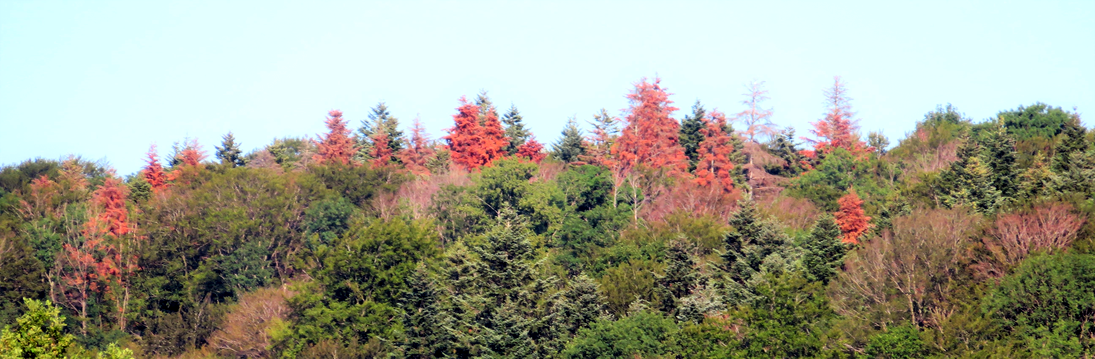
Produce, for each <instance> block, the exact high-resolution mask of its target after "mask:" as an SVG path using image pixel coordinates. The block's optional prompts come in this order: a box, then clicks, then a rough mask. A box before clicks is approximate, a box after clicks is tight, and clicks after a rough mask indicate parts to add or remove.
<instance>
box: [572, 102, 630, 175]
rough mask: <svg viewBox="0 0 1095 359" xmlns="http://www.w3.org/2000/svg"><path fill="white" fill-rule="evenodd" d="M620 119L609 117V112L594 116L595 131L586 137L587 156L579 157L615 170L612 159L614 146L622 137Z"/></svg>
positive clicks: (614, 162) (603, 111) (602, 111)
mask: <svg viewBox="0 0 1095 359" xmlns="http://www.w3.org/2000/svg"><path fill="white" fill-rule="evenodd" d="M618 122H619V120H618V119H616V118H615V117H612V116H609V114H608V111H605V110H604V109H601V113H599V114H597V115H594V116H593V122H591V123H592V124H593V131H591V132H590V135H589V136H588V137H586V142H587V144H588V146H586V147H587V149H586V154H585V155H582V156H579V158H580V159H581V160H582V161H585V162H587V163H589V164H592V165H596V166H601V167H605V168H613V167H614V166H615V164H616V161H615V160H614V159H613V158H612V145H613V144H615V143H616V139H617V138H618V137H619V135H620V130H619V128H618V127H617V123H618Z"/></svg>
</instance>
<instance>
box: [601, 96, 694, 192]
mask: <svg viewBox="0 0 1095 359" xmlns="http://www.w3.org/2000/svg"><path fill="white" fill-rule="evenodd" d="M627 98H628V99H629V100H631V107H630V108H629V109H628V115H627V118H626V119H625V121H626V122H627V126H626V127H624V130H623V131H622V133H621V134H620V137H619V138H618V139H617V140H616V143H615V144H614V145H613V147H612V155H613V156H615V157H616V158H617V159H618V160H619V161H620V167H621V170H622V171H624V172H627V171H630V170H631V169H633V168H635V167H637V166H640V165H641V166H645V167H648V168H655V169H661V168H665V169H668V170H669V172H670V173H675V174H679V173H687V172H688V158H687V157H685V155H684V148H682V147H681V145H680V143H679V142H678V140H679V138H678V135H679V133H680V124H678V123H677V121H676V120H674V119H673V118H671V117H669V116H670V114H672V113H673V111H676V110H678V108H676V107H673V106H672V104H673V101H670V100H669V93H668V92H666V90H665V89H664V88H662V87H661V79H658V78H655V79H654V82H652V83H651V82H648V81H647V80H646V79H645V78H644V79H642V81H640V82H639V83H637V84H635V89H634V90H633V91H632V92H631V93H630V94H628V95H627Z"/></svg>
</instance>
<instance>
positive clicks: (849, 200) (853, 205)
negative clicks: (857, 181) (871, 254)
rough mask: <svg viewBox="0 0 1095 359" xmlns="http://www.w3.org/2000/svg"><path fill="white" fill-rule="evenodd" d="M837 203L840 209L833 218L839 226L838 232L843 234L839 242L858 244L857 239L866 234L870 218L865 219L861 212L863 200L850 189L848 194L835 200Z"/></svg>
mask: <svg viewBox="0 0 1095 359" xmlns="http://www.w3.org/2000/svg"><path fill="white" fill-rule="evenodd" d="M837 203H838V204H839V205H840V209H839V210H837V212H836V214H834V215H833V217H834V218H835V219H836V223H837V225H839V226H840V231H841V232H842V233H844V237H843V238H841V241H842V242H844V243H851V244H858V243H859V237H861V236H862V235H863V233H866V232H867V229H869V228H870V221H871V217H867V215H866V214H864V212H863V200H861V199H859V195H857V194H856V193H855V190H854V189H850V190H848V194H846V195H844V197H840V199H839V200H837Z"/></svg>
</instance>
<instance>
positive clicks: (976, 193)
mask: <svg viewBox="0 0 1095 359" xmlns="http://www.w3.org/2000/svg"><path fill="white" fill-rule="evenodd" d="M961 141H962V144H961V145H959V146H958V153H957V155H958V160H956V161H954V162H952V163H951V165H950V168H948V169H947V170H946V171H944V172H943V173H942V174H940V178H941V181H942V182H943V183H944V184H945V186H944V187H943V188H941V191H942V192H943V193H942V194H943V195H942V196H941V197H942V200H943V204H944V205H946V206H947V207H955V206H962V205H969V206H971V207H973V209H974V210H975V211H977V212H978V213H983V214H991V213H995V212H996V209H997V207H999V206H1000V204H1001V202H1002V199H1001V194H1000V191H999V190H997V189H996V187H995V186H993V183H992V179H993V178H992V169H991V168H989V167H988V166H987V165H985V163H984V161H983V160H982V157H981V154H982V148H981V145H980V144H979V143H977V141H975V140H973V139H972V138H970V137H969V135H963V136H962V139H961Z"/></svg>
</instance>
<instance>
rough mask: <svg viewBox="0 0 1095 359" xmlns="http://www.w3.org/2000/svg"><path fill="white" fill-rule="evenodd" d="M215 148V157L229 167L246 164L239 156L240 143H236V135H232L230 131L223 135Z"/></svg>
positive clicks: (240, 152)
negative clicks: (219, 143)
mask: <svg viewBox="0 0 1095 359" xmlns="http://www.w3.org/2000/svg"><path fill="white" fill-rule="evenodd" d="M216 148H217V153H216V155H217V159H218V160H220V161H221V163H222V164H225V165H227V166H230V167H241V166H243V165H246V164H247V162H246V161H244V158H243V157H242V156H241V154H242V151H240V145H239V144H238V143H236V136H234V135H232V132H229V133H228V134H226V135H224V138H223V139H222V141H221V145H220V146H216Z"/></svg>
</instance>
